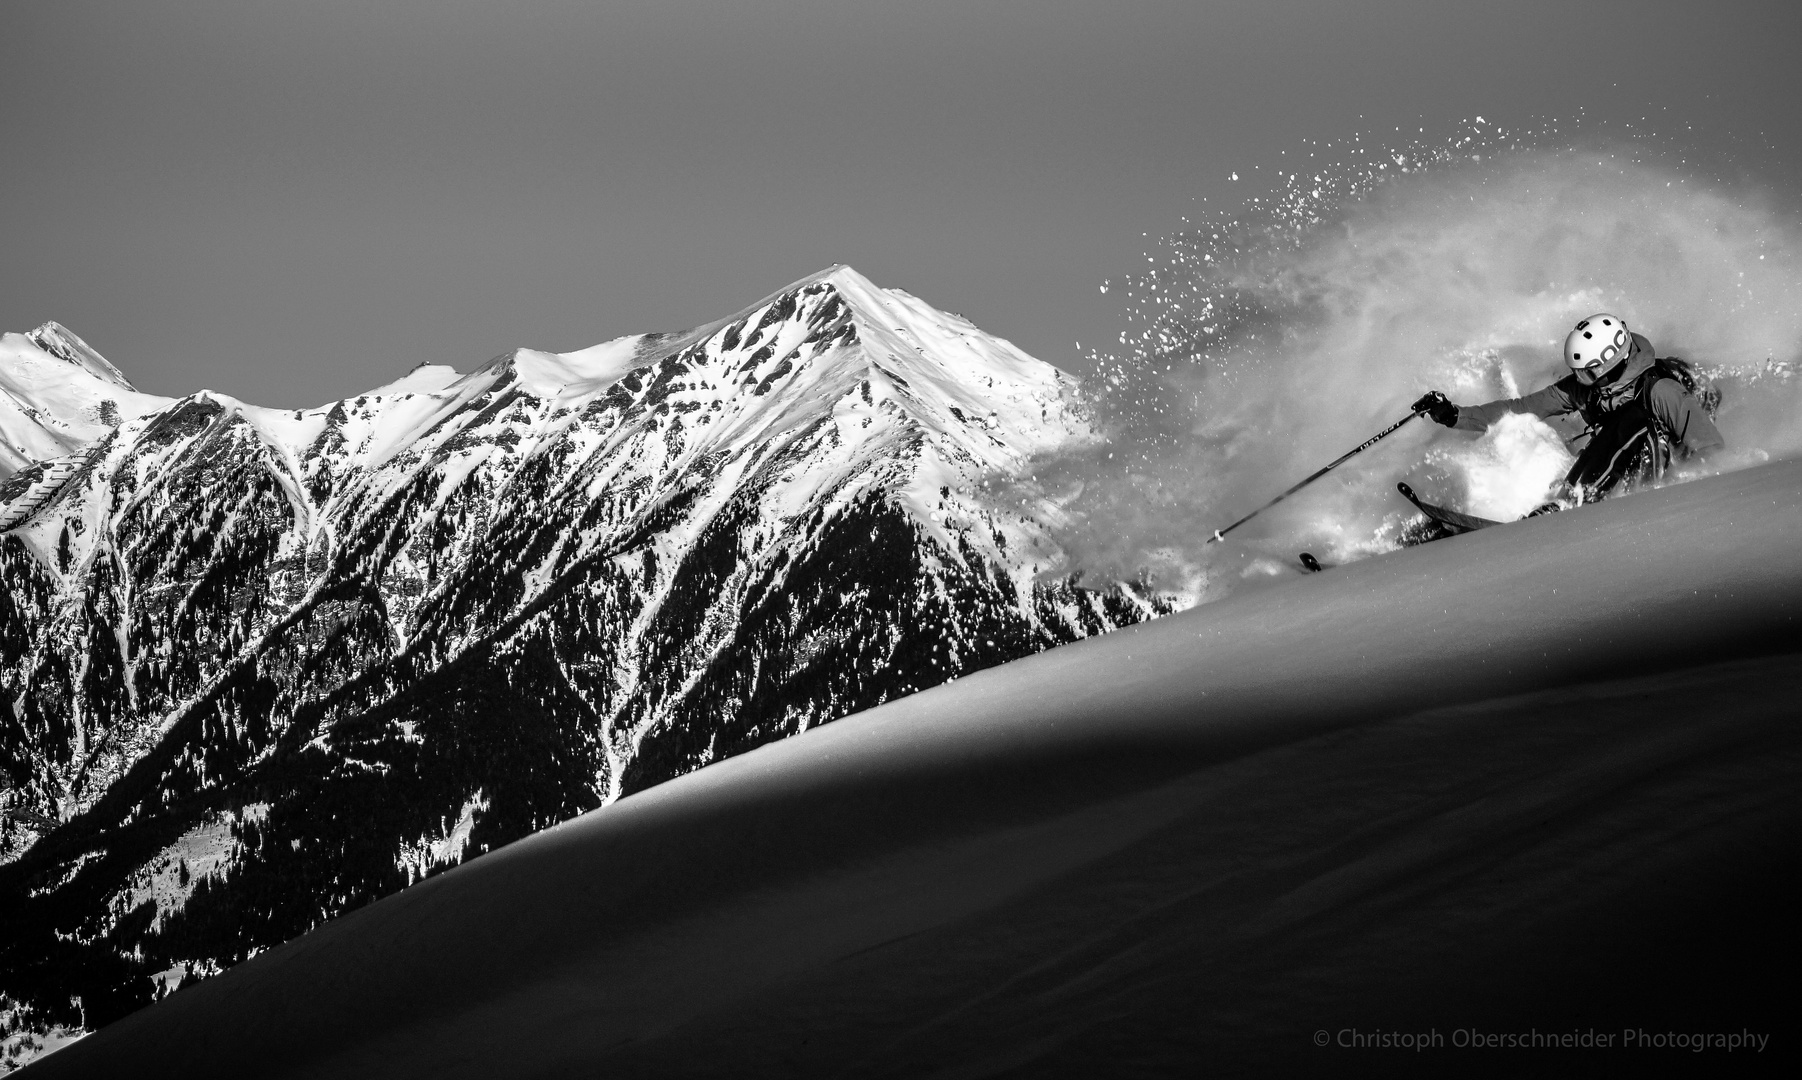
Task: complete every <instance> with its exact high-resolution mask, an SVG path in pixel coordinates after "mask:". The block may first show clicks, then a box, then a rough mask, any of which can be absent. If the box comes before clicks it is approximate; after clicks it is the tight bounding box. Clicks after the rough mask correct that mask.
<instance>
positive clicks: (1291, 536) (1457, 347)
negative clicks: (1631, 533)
mask: <svg viewBox="0 0 1802 1080" xmlns="http://www.w3.org/2000/svg"><path fill="white" fill-rule="evenodd" d="M1563 138H1564V136H1563V135H1561V134H1560V133H1558V132H1557V131H1556V129H1555V128H1554V127H1552V126H1547V127H1545V128H1543V129H1540V130H1537V131H1529V132H1511V131H1506V130H1501V129H1498V128H1496V127H1494V126H1493V125H1489V124H1488V123H1487V122H1486V121H1483V120H1482V119H1481V118H1479V119H1478V120H1477V121H1476V122H1474V123H1472V124H1469V125H1467V126H1466V127H1465V128H1464V129H1461V130H1460V131H1459V133H1458V134H1457V135H1456V136H1454V137H1453V138H1450V139H1447V140H1444V141H1442V142H1439V143H1436V144H1433V145H1427V144H1423V143H1411V144H1409V145H1407V146H1405V147H1401V148H1397V147H1394V146H1392V145H1388V144H1384V143H1381V142H1379V141H1378V140H1374V139H1371V138H1370V137H1368V136H1362V135H1360V136H1354V137H1353V138H1351V139H1349V140H1344V141H1341V142H1339V143H1337V144H1313V145H1310V146H1308V147H1304V149H1303V150H1302V151H1301V152H1299V153H1297V154H1296V155H1295V157H1294V158H1293V159H1292V160H1294V164H1293V165H1286V166H1284V168H1283V171H1282V172H1281V173H1280V177H1279V183H1278V187H1277V188H1276V190H1275V191H1274V193H1271V192H1268V191H1267V192H1266V193H1265V194H1261V195H1254V196H1253V197H1251V198H1250V199H1248V200H1247V201H1246V202H1245V203H1244V204H1242V205H1241V206H1240V207H1238V208H1237V210H1236V211H1235V212H1234V213H1233V214H1231V215H1225V216H1222V217H1220V218H1217V219H1198V220H1195V221H1190V222H1188V226H1189V227H1188V228H1186V229H1185V230H1184V231H1182V232H1180V233H1177V234H1175V235H1172V236H1170V237H1167V238H1165V239H1164V240H1163V241H1161V242H1160V244H1159V247H1158V249H1157V251H1156V252H1155V253H1153V254H1150V255H1148V256H1147V257H1148V260H1149V261H1148V267H1147V269H1146V271H1145V272H1144V273H1142V274H1138V275H1135V276H1133V277H1131V278H1128V279H1126V280H1123V281H1113V282H1109V283H1107V284H1105V285H1103V286H1102V288H1103V290H1104V291H1113V292H1116V293H1118V294H1120V295H1121V296H1123V298H1124V300H1125V307H1126V319H1127V327H1128V328H1127V329H1126V330H1125V331H1123V332H1122V333H1121V334H1120V336H1119V340H1118V342H1117V343H1116V346H1115V347H1110V348H1109V350H1107V351H1106V352H1101V351H1097V352H1095V353H1092V354H1091V355H1090V360H1091V361H1092V362H1093V363H1094V364H1095V371H1094V374H1093V375H1092V376H1091V377H1090V378H1088V380H1087V381H1086V389H1087V393H1088V395H1089V400H1090V402H1091V404H1092V407H1093V409H1094V413H1095V419H1096V422H1097V425H1098V427H1099V428H1100V429H1101V430H1102V432H1103V433H1104V434H1105V436H1106V440H1105V443H1104V444H1102V445H1099V446H1098V447H1096V448H1093V449H1090V450H1087V451H1084V452H1081V453H1076V454H1072V455H1069V456H1065V457H1062V458H1059V459H1057V460H1052V461H1045V462H1042V463H1041V466H1040V468H1039V469H1038V471H1037V474H1036V477H1035V482H1036V486H1037V488H1038V490H1040V491H1041V492H1044V493H1045V494H1046V495H1047V496H1048V497H1050V498H1052V499H1053V501H1055V502H1057V503H1058V505H1060V506H1061V507H1062V509H1063V511H1064V513H1065V514H1066V515H1067V525H1066V526H1065V527H1064V528H1063V529H1062V530H1061V534H1060V540H1061V541H1062V543H1063V546H1064V548H1065V550H1066V551H1067V552H1068V553H1069V556H1070V560H1071V561H1070V563H1069V564H1068V566H1067V567H1065V572H1068V571H1069V570H1081V571H1083V572H1084V573H1085V575H1086V576H1087V579H1088V580H1090V581H1094V580H1095V579H1096V578H1101V579H1103V580H1109V579H1111V580H1124V579H1133V578H1137V579H1140V580H1145V579H1149V580H1150V581H1151V583H1152V584H1153V586H1154V587H1157V588H1159V589H1161V590H1166V591H1170V592H1174V593H1178V594H1180V595H1182V596H1184V598H1185V599H1187V600H1189V601H1191V602H1196V601H1203V600H1208V599H1213V598H1216V597H1218V596H1221V595H1225V594H1226V593H1228V592H1231V591H1233V590H1234V589H1236V588H1240V587H1243V583H1244V582H1245V581H1246V580H1256V579H1259V578H1261V577H1274V576H1280V575H1282V574H1284V573H1287V572H1290V571H1289V569H1288V568H1290V567H1292V566H1293V565H1294V558H1295V554H1296V553H1297V552H1299V551H1301V550H1304V549H1305V550H1309V551H1313V552H1315V553H1317V554H1321V555H1323V556H1326V557H1329V558H1330V559H1331V560H1332V561H1345V560H1348V559H1354V558H1358V557H1360V556H1364V555H1368V554H1373V553H1376V552H1379V551H1383V550H1388V549H1390V548H1393V547H1394V546H1396V545H1397V543H1398V541H1399V535H1400V531H1401V529H1402V527H1403V526H1405V524H1406V523H1407V522H1408V521H1410V520H1412V518H1413V517H1414V514H1413V512H1412V511H1411V509H1410V508H1408V507H1406V505H1405V504H1403V503H1402V502H1401V500H1400V499H1399V497H1398V496H1397V495H1396V494H1395V484H1396V482H1397V481H1398V480H1404V479H1405V480H1408V481H1409V482H1410V483H1411V484H1412V485H1413V486H1414V487H1415V488H1416V489H1417V490H1420V491H1421V492H1422V493H1423V494H1427V493H1431V494H1432V495H1433V496H1434V497H1436V500H1438V501H1444V502H1446V503H1448V504H1449V505H1452V506H1454V507H1456V508H1459V509H1464V510H1466V511H1467V512H1470V513H1475V514H1478V515H1480V516H1484V517H1494V518H1499V519H1509V518H1515V517H1519V516H1521V515H1522V514H1523V513H1525V512H1526V511H1527V510H1528V509H1531V508H1532V507H1533V506H1534V505H1537V503H1538V502H1539V501H1542V500H1543V498H1544V497H1545V495H1546V491H1547V489H1548V488H1549V487H1550V486H1551V484H1552V483H1553V482H1555V481H1556V480H1557V479H1559V478H1561V477H1562V475H1563V472H1564V470H1565V468H1567V467H1568V465H1569V463H1570V460H1571V454H1570V451H1569V450H1568V449H1567V447H1566V440H1568V439H1570V438H1573V437H1575V436H1576V435H1577V434H1578V433H1579V432H1580V429H1581V425H1580V423H1578V424H1562V425H1561V426H1558V427H1556V428H1555V427H1554V426H1549V425H1547V424H1546V423H1543V422H1541V421H1539V420H1537V419H1534V418H1528V417H1522V418H1520V419H1519V420H1518V421H1510V422H1508V423H1506V424H1500V425H1497V426H1496V427H1495V428H1493V429H1492V430H1491V431H1489V432H1488V433H1487V434H1485V435H1483V436H1481V437H1478V436H1476V435H1473V434H1472V433H1469V432H1458V431H1448V430H1446V429H1444V428H1441V427H1438V426H1437V425H1434V424H1431V423H1424V422H1423V423H1419V424H1412V425H1409V426H1408V427H1407V428H1405V429H1404V430H1403V431H1402V432H1401V433H1398V434H1397V435H1396V436H1395V437H1393V438H1392V439H1390V440H1387V441H1386V442H1384V443H1383V444H1381V445H1379V446H1378V447H1375V448H1372V449H1371V450H1370V451H1369V452H1367V453H1366V454H1364V455H1361V456H1360V458H1359V459H1358V460H1357V461H1356V462H1354V463H1353V464H1351V465H1348V466H1347V467H1346V468H1343V469H1340V470H1338V471H1336V472H1335V473H1333V474H1331V475H1330V476H1328V477H1326V478H1324V479H1322V480H1321V481H1320V482H1318V483H1317V484H1315V485H1313V486H1312V487H1310V488H1308V489H1307V490H1306V491H1305V492H1303V493H1301V494H1298V495H1296V496H1295V497H1293V498H1291V499H1290V500H1288V501H1287V502H1285V503H1283V504H1281V505H1280V506H1278V507H1276V508H1275V509H1273V510H1271V511H1269V512H1268V513H1266V514H1264V515H1262V516H1261V517H1260V518H1258V519H1257V520H1256V521H1255V522H1253V523H1250V524H1248V525H1247V526H1246V527H1245V528H1243V529H1241V530H1239V531H1238V532H1236V533H1235V534H1234V536H1233V537H1232V538H1230V539H1232V540H1233V541H1234V543H1230V544H1216V545H1212V547H1211V548H1209V547H1207V546H1206V545H1205V542H1206V540H1207V538H1208V536H1209V535H1211V532H1212V530H1213V529H1215V528H1217V527H1218V526H1219V525H1221V524H1222V523H1225V522H1230V521H1233V520H1235V519H1236V518H1238V517H1239V516H1241V515H1242V514H1244V513H1245V512H1247V511H1248V510H1250V509H1251V508H1254V507H1256V506H1259V505H1261V504H1262V503H1263V502H1265V501H1266V500H1268V499H1269V498H1270V497H1271V496H1272V495H1273V494H1275V493H1277V492H1279V491H1282V490H1283V489H1284V488H1286V487H1288V486H1289V485H1290V484H1292V483H1294V482H1295V480H1297V479H1298V478H1300V477H1302V476H1305V475H1307V474H1308V473H1310V472H1312V471H1313V470H1315V469H1317V468H1318V467H1319V466H1320V465H1321V464H1323V463H1325V462H1327V461H1330V460H1331V459H1333V458H1334V457H1336V456H1337V455H1338V454H1340V453H1342V452H1343V451H1344V450H1345V449H1346V448H1347V447H1350V446H1354V445H1356V444H1357V443H1358V442H1360V441H1361V440H1363V439H1364V438H1366V437H1367V436H1368V435H1369V434H1370V433H1371V432H1373V431H1376V430H1379V429H1380V428H1382V427H1384V426H1386V425H1388V424H1390V423H1392V422H1394V421H1395V420H1396V419H1397V418H1399V417H1401V416H1403V415H1406V413H1407V410H1408V405H1409V404H1410V403H1411V402H1412V401H1413V399H1414V398H1416V397H1418V396H1419V395H1420V394H1421V393H1423V392H1424V391H1426V390H1428V389H1440V390H1444V391H1445V392H1446V394H1447V395H1449V396H1450V397H1451V398H1452V400H1454V401H1457V402H1462V403H1466V404H1475V403H1480V402H1484V401H1489V400H1493V399H1496V398H1501V397H1513V396H1517V395H1520V394H1524V393H1528V392H1531V391H1532V390H1535V389H1537V388H1539V387H1541V386H1544V385H1546V384H1547V383H1550V382H1552V381H1553V380H1555V379H1557V378H1559V377H1561V376H1562V375H1563V374H1565V369H1564V368H1563V366H1562V365H1561V364H1560V361H1559V356H1558V348H1559V343H1560V342H1561V341H1562V340H1563V337H1564V334H1565V333H1566V332H1567V331H1568V330H1569V329H1570V327H1571V326H1572V325H1574V324H1575V322H1576V321H1577V320H1578V319H1580V318H1582V317H1583V316H1585V315H1589V314H1592V313H1594V312H1596V311H1612V312H1616V313H1618V314H1620V315H1621V316H1622V317H1624V318H1625V319H1626V320H1627V323H1628V325H1629V326H1631V327H1632V328H1633V329H1634V330H1636V331H1638V332H1640V333H1642V334H1645V335H1646V336H1647V337H1648V338H1650V339H1651V341H1652V342H1653V344H1654V346H1655V347H1656V348H1657V349H1658V351H1659V353H1660V355H1677V356H1681V357H1684V358H1685V359H1688V360H1690V361H1691V362H1693V363H1695V364H1696V365H1697V366H1698V367H1700V368H1702V369H1703V370H1704V371H1705V372H1706V373H1707V374H1709V375H1711V376H1712V377H1713V378H1714V380H1715V383H1716V385H1717V386H1719V387H1720V389H1721V390H1722V392H1723V398H1724V401H1723V404H1722V406H1721V409H1720V413H1719V416H1718V418H1717V419H1718V423H1719V426H1720V428H1721V430H1722V432H1723V433H1724V434H1725V436H1726V438H1727V439H1728V441H1729V452H1728V453H1727V454H1725V455H1721V456H1720V458H1719V460H1717V461H1716V462H1715V463H1714V467H1716V468H1721V467H1735V466H1737V465H1744V464H1750V463H1755V462H1757V461H1761V460H1768V459H1769V458H1772V457H1779V456H1790V455H1794V454H1796V453H1802V408H1799V406H1802V378H1798V377H1797V375H1796V371H1797V367H1798V360H1799V359H1802V229H1799V228H1798V225H1797V222H1796V220H1795V218H1794V216H1793V215H1790V214H1786V213H1784V212H1782V211H1780V210H1779V209H1778V208H1777V207H1776V205H1775V202H1774V200H1773V199H1772V198H1767V197H1765V196H1763V195H1761V193H1760V192H1758V191H1756V190H1748V189H1746V188H1744V187H1743V186H1742V187H1729V186H1727V185H1725V184H1721V183H1718V182H1713V181H1709V180H1706V179H1703V178H1700V177H1698V176H1696V175H1695V174H1694V173H1693V172H1692V171H1688V170H1686V169H1684V168H1682V167H1679V166H1673V165H1670V164H1665V163H1661V161H1660V160H1659V159H1658V155H1657V153H1656V151H1655V149H1647V148H1646V147H1645V146H1643V145H1639V144H1635V143H1620V144H1616V145H1613V146H1612V147H1607V146H1603V147H1599V148H1598V146H1596V145H1588V146H1581V147H1576V146H1566V147H1564V148H1557V149H1547V148H1546V147H1547V145H1548V144H1551V143H1555V142H1557V141H1558V140H1561V139H1563ZM1285 157H1286V158H1287V155H1285Z"/></svg>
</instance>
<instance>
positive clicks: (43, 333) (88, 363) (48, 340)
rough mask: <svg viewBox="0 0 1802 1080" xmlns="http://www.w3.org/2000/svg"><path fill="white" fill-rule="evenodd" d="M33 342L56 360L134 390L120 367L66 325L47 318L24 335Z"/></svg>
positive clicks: (121, 387)
mask: <svg viewBox="0 0 1802 1080" xmlns="http://www.w3.org/2000/svg"><path fill="white" fill-rule="evenodd" d="M25 337H26V339H27V340H29V341H30V342H31V343H32V344H33V345H36V346H37V347H38V348H40V349H42V350H44V351H45V352H47V353H49V354H50V355H51V356H54V357H56V358H57V359H59V360H63V361H66V362H68V363H71V364H74V365H75V366H76V367H78V368H81V369H82V370H83V371H86V372H87V373H88V374H90V375H93V376H94V377H96V378H98V379H100V380H102V381H103V382H109V383H112V384H113V385H114V386H116V387H118V388H119V389H121V390H129V391H132V392H133V393H135V392H137V389H138V388H137V387H135V386H133V385H132V384H131V380H129V379H127V378H126V377H125V375H124V374H123V373H122V372H120V370H119V369H118V368H116V367H114V366H113V365H112V364H111V363H110V362H109V361H108V360H107V358H106V357H104V356H101V355H100V353H99V351H98V350H96V349H95V348H94V347H93V346H92V345H89V344H88V343H87V342H85V341H83V340H81V339H80V338H79V337H76V336H75V333H74V332H73V331H71V330H70V329H69V328H68V327H66V326H64V325H63V324H61V323H59V322H55V321H51V322H46V323H44V324H43V325H42V326H39V327H38V328H37V329H36V330H33V331H31V332H30V333H27V334H26V335H25Z"/></svg>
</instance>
